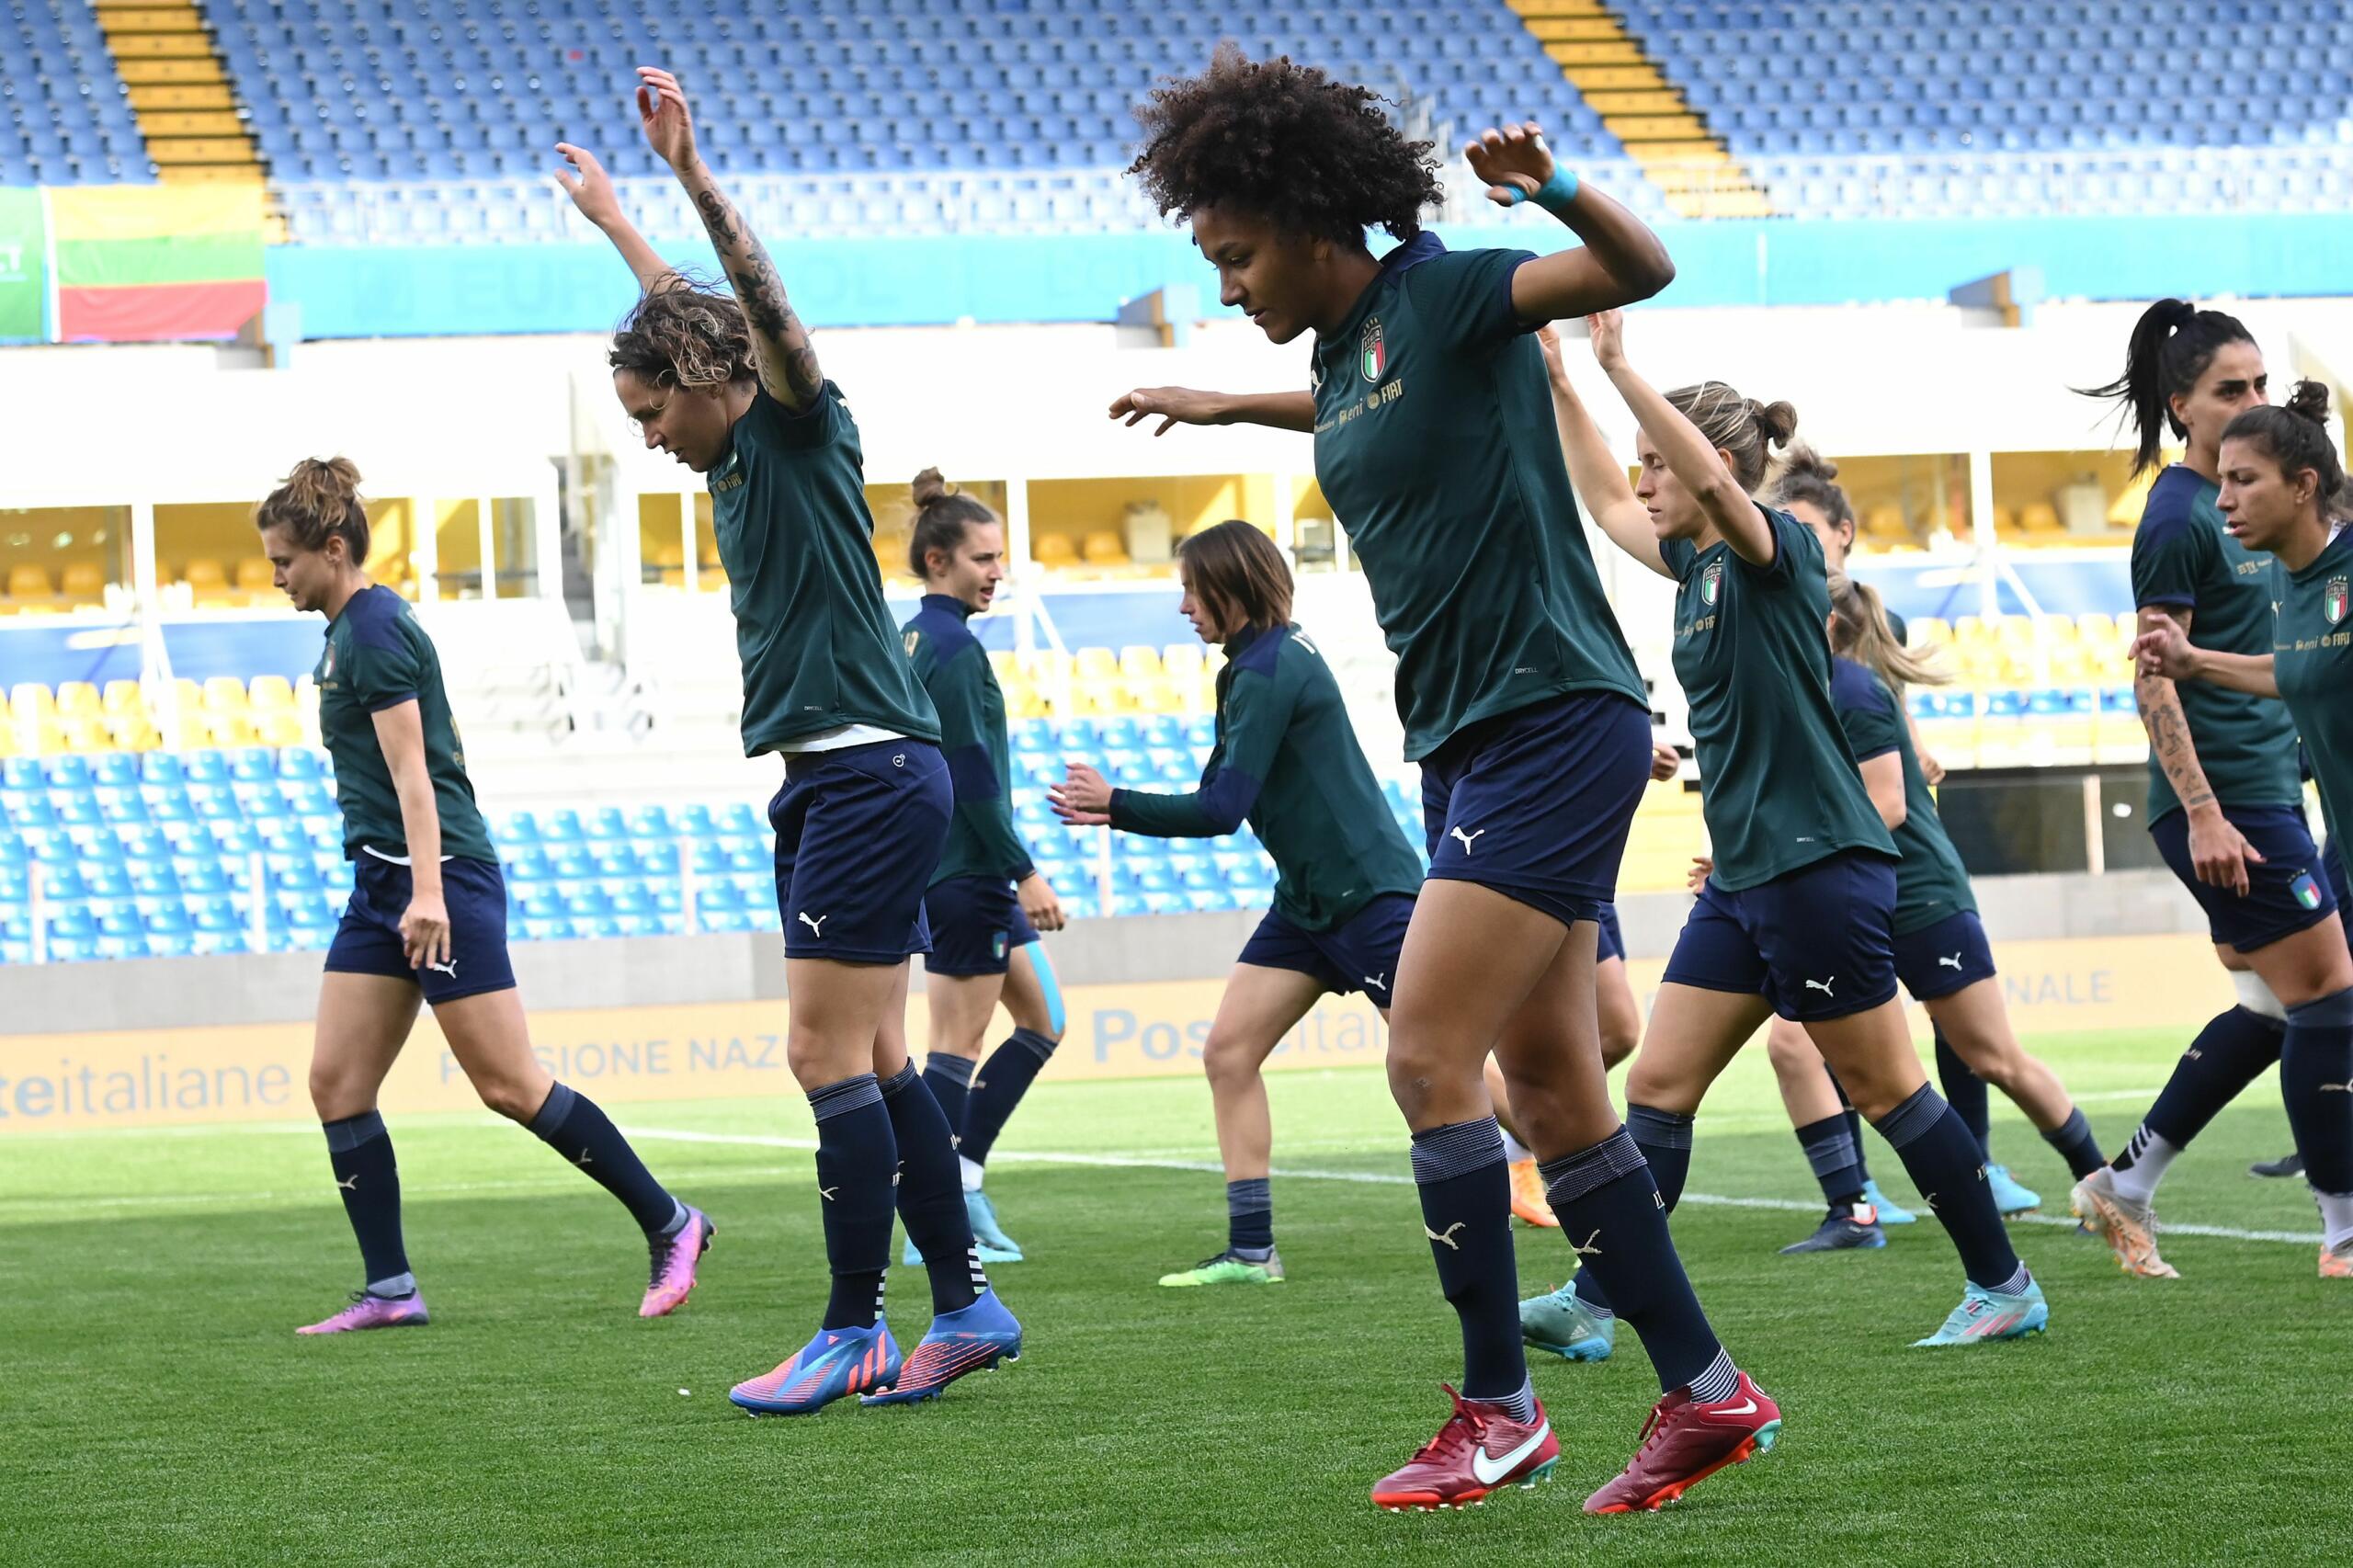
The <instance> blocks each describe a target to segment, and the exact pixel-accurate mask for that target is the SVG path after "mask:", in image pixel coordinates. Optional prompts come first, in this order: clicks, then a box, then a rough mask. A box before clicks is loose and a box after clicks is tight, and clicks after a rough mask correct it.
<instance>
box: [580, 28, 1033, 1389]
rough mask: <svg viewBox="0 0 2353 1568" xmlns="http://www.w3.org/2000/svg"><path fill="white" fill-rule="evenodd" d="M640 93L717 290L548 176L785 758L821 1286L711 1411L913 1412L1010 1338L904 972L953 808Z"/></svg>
mask: <svg viewBox="0 0 2353 1568" xmlns="http://www.w3.org/2000/svg"><path fill="white" fill-rule="evenodd" d="M638 76H639V79H640V84H641V85H639V87H638V90H637V107H638V116H639V119H640V120H641V121H642V126H643V129H644V132H645V139H646V142H648V144H650V145H651V146H652V147H653V149H654V153H655V155H657V156H658V157H660V158H661V159H662V160H663V161H664V162H665V163H666V164H668V165H670V168H671V170H672V172H673V173H675V174H676V176H678V183H679V184H680V185H682V186H684V187H686V190H687V193H688V196H690V197H691V198H693V199H694V203H695V208H696V210H698V211H699V212H700V213H701V214H702V221H703V228H704V229H705V231H706V232H708V233H709V234H710V241H711V244H712V246H713V247H714V248H715V249H716V250H717V251H718V253H719V258H720V263H721V265H722V267H724V269H725V271H726V273H727V279H728V282H729V283H730V284H731V285H732V286H733V290H734V292H733V296H732V297H731V296H730V295H729V294H728V293H727V292H726V291H724V290H716V289H705V288H700V287H697V286H694V285H691V284H689V283H688V282H687V281H686V280H684V279H683V278H680V277H679V276H678V275H677V274H676V272H674V271H672V270H671V268H670V267H669V265H668V264H667V263H666V262H665V261H663V259H662V258H661V257H660V256H656V255H655V254H654V249H653V247H652V246H650V245H648V244H646V243H645V241H644V240H643V238H642V237H641V236H640V235H639V234H638V233H637V231H636V230H635V229H634V228H633V227H631V224H630V222H629V221H628V219H626V218H625V217H623V216H622V215H621V210H620V200H619V199H617V198H616V197H615V195H614V192H613V187H612V183H611V181H609V180H608V179H607V178H606V177H605V172H604V170H603V169H602V168H601V167H600V166H599V165H597V160H596V159H595V158H593V157H591V156H590V155H589V154H587V153H585V152H583V151H581V150H580V149H578V148H576V147H570V146H559V147H558V148H557V151H558V152H559V153H562V154H563V156H564V158H565V159H566V160H567V161H569V162H570V163H571V164H572V165H573V167H574V169H575V170H576V171H577V173H576V175H575V176H571V177H567V176H563V175H559V176H557V177H558V178H559V179H563V181H564V184H565V188H566V189H567V190H569V191H570V192H571V194H572V199H573V201H574V204H575V205H576V206H578V207H579V209H580V211H581V213H582V215H583V216H584V217H585V218H587V220H588V221H589V222H592V223H595V224H596V225H597V227H598V228H600V229H602V230H603V231H604V232H605V233H606V235H607V237H608V238H609V239H611V240H612V242H613V244H614V245H615V247H616V248H617V249H619V250H620V254H621V256H622V257H623V258H624V259H625V260H627V261H628V263H629V264H630V269H631V271H632V272H634V273H635V274H636V275H637V279H638V283H639V286H640V287H641V288H642V290H644V294H643V297H642V298H641V299H640V300H639V301H638V302H637V305H636V307H635V308H634V309H632V310H631V312H630V313H629V316H628V317H627V319H625V320H624V321H623V322H622V323H621V325H620V330H619V331H618V332H617V333H615V334H614V336H613V346H612V351H611V352H610V354H609V355H608V357H607V358H608V363H609V364H610V365H611V366H612V370H613V391H614V392H616V393H617V394H618V395H619V396H620V403H621V407H622V408H623V409H625V410H627V411H628V414H629V416H630V418H631V420H632V421H634V422H635V423H636V425H637V426H638V428H639V429H641V430H642V432H643V433H644V437H645V444H646V446H647V447H648V448H650V449H654V450H657V451H665V452H668V453H669V454H670V455H671V456H672V457H674V458H676V460H678V461H680V462H682V463H685V464H686V465H687V466H688V468H691V469H693V470H694V471H695V472H698V473H700V474H702V475H703V476H704V479H705V483H707V484H708V485H709V487H710V505H711V523H712V528H713V531H714V532H715V533H716V535H717V537H718V541H719V557H720V560H721V562H722V563H723V564H724V565H725V566H726V568H727V579H728V584H729V592H730V597H731V599H732V602H733V608H734V612H735V645H736V648H737V651H738V652H739V653H741V655H742V657H743V663H744V750H745V755H747V756H758V755H760V754H761V753H763V752H780V753H782V754H783V756H784V787H783V788H782V789H781V790H778V792H777V796H776V799H775V800H774V801H771V802H770V803H769V806H768V821H769V822H770V823H771V824H773V825H774V826H775V828H776V890H777V910H778V913H779V915H782V916H783V920H784V930H785V943H784V953H785V983H786V985H787V986H788V988H789V989H790V994H791V997H792V1011H791V1015H790V1019H789V1021H788V1023H787V1026H786V1028H787V1033H786V1038H785V1051H786V1056H787V1060H788V1061H789V1062H790V1065H791V1067H792V1072H793V1076H794V1077H795V1078H797V1079H798V1080H799V1081H800V1083H801V1087H802V1088H803V1089H804V1090H806V1091H807V1093H808V1096H809V1106H810V1109H811V1110H812V1111H813V1112H814V1113H815V1117H816V1122H817V1196H818V1199H819V1203H818V1208H819V1210H820V1212H821V1213H822V1214H823V1215H824V1226H825V1256H826V1258H827V1260H828V1261H829V1263H830V1264H831V1265H832V1268H833V1291H832V1295H831V1297H830V1299H829V1300H828V1301H827V1303H826V1306H825V1316H824V1323H823V1324H820V1325H819V1327H818V1330H817V1332H816V1334H815V1335H813V1337H812V1338H811V1339H810V1341H809V1343H808V1344H807V1345H805V1346H802V1347H801V1349H800V1350H798V1351H796V1352H795V1353H794V1354H793V1355H792V1356H791V1357H790V1358H788V1359H786V1360H785V1361H784V1362H783V1363H782V1364H781V1365H780V1366H779V1367H778V1368H777V1369H775V1370H774V1371H772V1372H769V1373H768V1374H767V1375H766V1376H764V1377H758V1378H754V1379H751V1380H749V1381H745V1382H742V1383H738V1384H737V1385H736V1386H735V1388H734V1390H733V1392H731V1393H730V1394H729V1395H728V1397H729V1398H730V1399H732V1400H733V1401H734V1402H735V1403H737V1404H739V1405H742V1406H744V1407H745V1409H747V1410H751V1411H754V1412H756V1413H764V1414H776V1415H800V1414H805V1413H807V1412H810V1411H813V1410H817V1409H820V1408H822V1407H823V1406H824V1405H825V1404H828V1403H831V1402H833V1401H834V1400H836V1399H839V1398H841V1397H843V1396H844V1395H846V1394H850V1393H857V1394H858V1395H860V1396H861V1398H862V1400H863V1401H864V1402H866V1403H908V1402H912V1401H916V1400H924V1399H931V1398H934V1397H936V1396H938V1394H939V1393H940V1392H942V1391H943V1390H944V1389H946V1387H947V1386H948V1385H949V1383H950V1382H952V1381H955V1380H956V1379H958V1378H960V1377H961V1376H963V1375H964V1374H965V1373H967V1372H971V1371H977V1370H979V1369H982V1368H983V1367H989V1366H994V1365H995V1364H996V1363H997V1362H998V1361H999V1360H1003V1359H1007V1358H1015V1357H1017V1356H1018V1355H1019V1354H1020V1350H1021V1325H1020V1324H1018V1323H1016V1322H1015V1321H1014V1318H1013V1314H1012V1313H1011V1312H1007V1311H1006V1309H1005V1306H1004V1304H1003V1303H1002V1302H1000V1301H998V1300H997V1298H996V1293H995V1291H994V1290H990V1289H989V1284H988V1276H987V1275H986V1274H985V1273H983V1271H982V1268H981V1265H980V1258H979V1256H978V1254H977V1253H975V1252H974V1250H973V1247H972V1221H970V1219H969V1218H968V1217H967V1216H966V1213H965V1209H964V1200H963V1192H962V1185H961V1182H960V1181H959V1180H958V1179H957V1168H956V1151H955V1147H954V1145H953V1143H952V1142H950V1134H949V1130H948V1121H947V1119H946V1117H944V1116H943V1115H942V1114H941V1112H940V1109H939V1102H938V1100H936V1099H935V1098H933V1097H932V1093H931V1090H930V1088H929V1087H928V1086H927V1085H926V1084H925V1083H924V1082H923V1081H922V1079H921V1077H920V1076H919V1075H918V1074H916V1072H915V1065H914V1063H912V1062H909V1061H908V1060H907V1048H906V1040H905V1038H904V1037H905V1031H906V1026H905V1016H906V994H907V956H908V955H909V954H910V953H917V952H922V951H925V950H926V949H928V948H929V947H930V945H931V941H930V933H929V931H928V929H927V928H926V925H925V922H924V913H923V894H924V889H925V888H926V887H927V886H929V885H930V882H931V873H932V869H933V868H934V867H935V866H937V865H938V863H939V854H940V850H941V848H942V846H944V845H945V844H946V843H947V838H948V821H949V813H950V812H951V810H952V808H953V804H954V801H953V794H952V790H951V787H950V785H949V778H948V765H947V763H946V762H945V761H944V760H942V758H941V756H940V755H939V744H938V742H939V722H938V717H937V716H936V715H935V714H934V713H933V711H932V707H931V699H929V698H927V697H926V696H925V695H924V691H923V687H922V685H921V684H920V683H919V682H917V681H916V679H915V668H914V666H913V665H910V664H909V663H908V662H907V657H906V650H905V649H904V647H903V646H902V645H901V643H900V641H899V637H898V634H897V632H896V631H894V630H893V628H892V624H891V617H890V612H889V608H888V607H887V606H886V605H885V604H884V602H883V598H882V576H881V572H880V571H878V570H877V569H876V566H875V563H874V552H873V543H872V541H873V534H874V519H873V517H871V516H870V515H869V513H868V511H867V507H866V491H865V472H864V458H863V456H862V454H861V451H860V449H859V446H858V426H857V423H856V422H855V421H854V420H852V419H851V418H850V415H849V408H848V406H847V404H846V403H844V402H843V400H842V393H841V389H840V388H838V387H836V386H835V384H834V383H833V382H831V381H827V380H826V379H825V378H824V375H823V373H821V372H820V371H819V369H818V368H817V350H816V347H815V346H814V345H813V344H812V342H811V341H810V336H809V329H808V328H807V327H805V326H803V325H802V324H801V318H800V317H799V316H798V315H796V314H794V313H793V310H792V307H791V305H790V303H789V302H788V301H786V299H785V295H784V285H783V283H782V282H781V281H780V280H779V278H778V277H777V272H776V266H775V264H774V263H773V262H771V261H770V260H769V259H768V254H767V250H766V249H765V248H764V247H763V246H762V245H761V244H760V242H759V241H758V240H757V239H756V238H754V237H753V235H752V232H751V229H750V228H749V226H748V225H746V224H745V222H744V219H743V215H742V214H741V213H739V212H737V211H736V210H735V205H734V203H733V202H731V201H729V200H728V199H727V198H726V196H725V195H724V194H723V193H722V191H721V190H720V188H719V186H718V183H717V181H716V180H714V179H713V178H712V177H711V173H710V168H709V167H708V166H707V165H704V163H703V161H702V159H701V158H700V156H699V155H698V153H697V152H696V150H695V134H694V123H693V120H692V119H691V117H690V116H689V114H688V108H687V100H686V96H685V94H683V93H682V92H680V91H679V88H678V83H677V80H676V78H675V77H673V76H672V75H671V74H669V73H668V72H666V71H661V70H656V69H654V67H651V66H641V67H639V69H638ZM894 1192H895V1196H896V1199H897V1207H898V1211H899V1217H900V1218H901V1220H902V1221H904V1222H905V1224H906V1227H907V1234H908V1236H909V1237H910V1238H911V1239H912V1240H913V1241H914V1242H915V1245H916V1246H917V1247H919V1248H921V1249H922V1252H923V1255H924V1256H925V1257H926V1258H928V1259H929V1260H930V1264H931V1267H930V1275H931V1296H932V1311H933V1317H932V1324H931V1328H930V1330H929V1332H927V1333H926V1335H924V1338H923V1343H922V1344H921V1345H919V1346H916V1347H915V1354H914V1355H912V1356H909V1357H907V1358H905V1361H904V1364H902V1362H901V1359H900V1356H899V1348H898V1346H897V1344H896V1343H895V1342H894V1341H893V1340H892V1337H891V1331H890V1329H889V1327H888V1326H887V1325H886V1324H885V1323H884V1321H883V1318H882V1280H883V1276H884V1273H885V1271H886V1270H887V1268H888V1267H889V1265H890V1261H891V1210H892V1198H893V1195H894Z"/></svg>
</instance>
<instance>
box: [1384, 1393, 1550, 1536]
mask: <svg viewBox="0 0 2353 1568" xmlns="http://www.w3.org/2000/svg"><path fill="white" fill-rule="evenodd" d="M1438 1386H1439V1387H1440V1388H1444V1389H1446V1396H1447V1398H1449V1399H1450V1400H1452V1401H1454V1414H1453V1415H1449V1416H1448V1417H1447V1418H1446V1425H1445V1426H1441V1427H1439V1428H1438V1436H1437V1437H1432V1438H1431V1439H1430V1440H1429V1441H1428V1442H1427V1443H1426V1444H1424V1445H1423V1447H1422V1451H1421V1452H1420V1453H1417V1454H1415V1456H1414V1458H1413V1460H1412V1462H1410V1463H1409V1464H1407V1465H1406V1466H1405V1468H1404V1469H1403V1470H1401V1471H1397V1472H1396V1473H1395V1474H1393V1475H1391V1476H1388V1477H1387V1478H1385V1479H1384V1480H1382V1481H1381V1483H1379V1484H1378V1485H1376V1486H1375V1487H1373V1489H1372V1500H1373V1502H1374V1504H1375V1505H1377V1506H1380V1507H1383V1508H1386V1509H1388V1510H1389V1511H1390V1512H1391V1513H1392V1514H1402V1513H1404V1512H1405V1510H1407V1509H1408V1508H1414V1509H1419V1510H1421V1511H1422V1512H1424V1513H1427V1512H1430V1511H1432V1510H1434V1509H1438V1508H1468V1507H1471V1506H1473V1505H1475V1504H1479V1503H1483V1502H1484V1501H1486V1498H1487V1494H1489V1493H1490V1492H1497V1491H1500V1490H1502V1489H1503V1488H1504V1487H1506V1486H1533V1485H1535V1484H1536V1483H1538V1482H1540V1481H1549V1480H1551V1479H1552V1467H1553V1466H1554V1465H1556V1464H1558V1463H1559V1462H1560V1461H1561V1444H1560V1440H1559V1439H1558V1438H1556V1437H1553V1436H1552V1423H1551V1422H1550V1421H1547V1420H1546V1419H1545V1418H1544V1407H1543V1405H1541V1404H1539V1405H1538V1406H1537V1407H1536V1419H1535V1420H1533V1421H1530V1422H1528V1423H1526V1424H1524V1425H1523V1424H1522V1423H1520V1422H1518V1421H1514V1420H1513V1419H1512V1418H1511V1417H1510V1416H1509V1415H1506V1414H1505V1412H1504V1410H1503V1408H1502V1407H1501V1406H1500V1405H1494V1404H1486V1403H1481V1402H1478V1401H1474V1400H1468V1399H1464V1398H1463V1397H1462V1396H1461V1394H1459V1393H1456V1392H1454V1390H1453V1389H1452V1388H1450V1387H1449V1386H1448V1385H1446V1384H1444V1383H1441V1384H1439V1385H1438Z"/></svg>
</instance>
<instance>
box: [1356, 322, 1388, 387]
mask: <svg viewBox="0 0 2353 1568" xmlns="http://www.w3.org/2000/svg"><path fill="white" fill-rule="evenodd" d="M1357 347H1358V350H1359V355H1358V363H1359V365H1360V367H1361V368H1362V369H1363V370H1364V379H1365V380H1366V381H1379V380H1381V372H1382V371H1384V370H1386V369H1389V346H1388V345H1387V344H1386V343H1384V342H1382V341H1381V318H1380V317H1379V316H1375V317H1373V318H1372V319H1371V320H1370V321H1369V322H1367V323H1365V324H1364V335H1363V336H1362V337H1360V338H1358V340H1357Z"/></svg>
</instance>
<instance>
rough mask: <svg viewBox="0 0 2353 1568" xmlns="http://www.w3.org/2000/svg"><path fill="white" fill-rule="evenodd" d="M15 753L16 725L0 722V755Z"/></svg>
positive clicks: (14, 754)
mask: <svg viewBox="0 0 2353 1568" xmlns="http://www.w3.org/2000/svg"><path fill="white" fill-rule="evenodd" d="M16 755H17V726H16V725H14V724H0V756H16Z"/></svg>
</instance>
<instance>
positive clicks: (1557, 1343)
mask: <svg viewBox="0 0 2353 1568" xmlns="http://www.w3.org/2000/svg"><path fill="white" fill-rule="evenodd" d="M1519 1337H1520V1339H1521V1340H1522V1341H1523V1342H1524V1343H1526V1344H1528V1345H1531V1346H1535V1347H1536V1348H1537V1349H1539V1350H1550V1351H1551V1352H1552V1354H1553V1355H1555V1356H1559V1357H1562V1358H1564V1359H1566V1360H1571V1361H1607V1360H1608V1359H1609V1352H1610V1351H1611V1350H1612V1349H1613V1348H1614V1347H1615V1346H1616V1345H1617V1341H1618V1320H1617V1319H1616V1318H1614V1317H1609V1318H1601V1317H1596V1316H1594V1315H1593V1313H1592V1312H1589V1311H1588V1310H1586V1304H1585V1303H1584V1302H1583V1301H1578V1300H1577V1295H1576V1288H1575V1286H1574V1284H1569V1285H1563V1286H1562V1287H1561V1288H1560V1289H1559V1290H1555V1291H1553V1292H1552V1293H1551V1294H1550V1295H1544V1296H1530V1297H1529V1298H1528V1300H1526V1301H1522V1302H1520V1303H1519Z"/></svg>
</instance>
